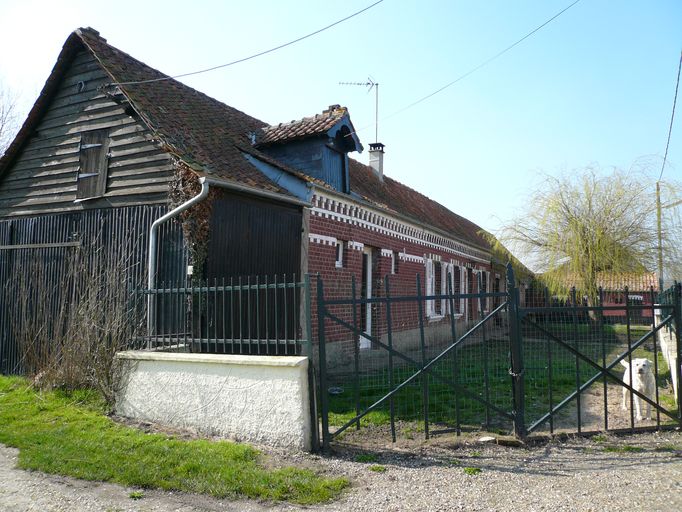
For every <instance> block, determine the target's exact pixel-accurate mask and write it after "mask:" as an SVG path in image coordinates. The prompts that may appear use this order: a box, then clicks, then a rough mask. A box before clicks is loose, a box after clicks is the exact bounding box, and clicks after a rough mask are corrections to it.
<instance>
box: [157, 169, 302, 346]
mask: <svg viewBox="0 0 682 512" xmlns="http://www.w3.org/2000/svg"><path fill="white" fill-rule="evenodd" d="M199 183H201V191H200V192H199V193H198V194H197V195H196V196H194V197H193V198H192V199H189V200H188V201H185V202H184V203H182V204H181V205H180V206H178V207H177V208H173V209H172V210H171V211H169V212H168V213H167V214H165V215H163V216H162V217H159V218H158V219H156V220H155V221H154V222H153V223H152V227H151V228H150V229H149V274H148V277H147V289H148V290H153V289H154V288H156V272H157V268H156V267H157V261H156V253H157V247H158V234H159V226H160V225H161V224H163V223H164V222H167V221H169V220H170V219H172V218H174V217H177V216H178V215H179V214H181V213H182V212H184V211H185V210H187V209H188V208H191V207H192V206H194V205H195V204H197V203H200V202H201V201H203V200H204V199H206V196H208V189H209V187H210V186H211V185H213V186H216V187H221V188H227V189H230V190H235V191H237V192H244V193H248V194H252V195H257V196H261V197H267V198H270V199H278V200H280V201H285V202H288V203H293V204H298V205H300V206H306V207H310V206H311V205H310V203H308V202H306V201H301V200H299V199H295V198H292V197H286V196H283V195H282V194H278V193H276V192H269V191H266V190H254V189H252V188H249V187H245V186H243V185H239V184H237V183H230V182H225V181H221V180H216V179H212V178H207V177H205V176H204V177H201V178H199ZM153 304H154V301H153V295H152V294H151V293H150V294H149V298H148V299H147V313H148V314H147V333H148V334H149V335H151V332H152V327H153V319H154V317H155V311H153V307H152V306H153Z"/></svg>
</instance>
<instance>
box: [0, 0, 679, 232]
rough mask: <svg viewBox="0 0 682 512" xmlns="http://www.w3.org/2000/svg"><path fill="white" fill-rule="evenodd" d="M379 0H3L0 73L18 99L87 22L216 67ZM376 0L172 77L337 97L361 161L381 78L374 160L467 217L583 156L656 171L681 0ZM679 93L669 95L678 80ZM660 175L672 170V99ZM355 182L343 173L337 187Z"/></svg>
mask: <svg viewBox="0 0 682 512" xmlns="http://www.w3.org/2000/svg"><path fill="white" fill-rule="evenodd" d="M374 1H376V0H346V1H344V2H321V1H319V0H317V1H312V0H311V1H308V0H301V1H289V2H282V1H281V0H280V1H274V0H273V1H269V0H263V1H260V2H243V1H239V2H237V1H223V2H219V1H213V2H203V1H200V0H195V1H193V2H188V1H182V2H178V1H173V0H164V1H161V2H157V1H139V0H136V1H134V2H132V1H128V0H118V1H117V2H116V3H113V4H112V3H110V4H106V3H105V4H101V3H98V2H92V1H80V0H71V1H70V0H62V1H59V2H54V1H45V2H43V1H38V0H17V1H15V0H0V20H1V21H2V30H0V83H2V84H3V85H4V87H5V88H9V89H11V90H12V91H13V92H14V93H16V94H18V96H19V107H20V111H21V113H22V117H23V115H25V114H26V113H27V112H28V110H29V109H30V107H31V105H32V104H33V102H34V101H35V98H36V97H37V95H38V93H39V92H40V90H41V88H42V86H43V84H44V82H45V79H46V78H47V77H48V75H49V73H50V71H51V69H52V66H53V65H54V63H55V61H56V58H57V56H58V54H59V51H60V50H61V47H62V45H63V43H64V41H65V40H66V38H67V37H68V35H69V33H70V32H71V31H73V30H74V29H76V28H78V27H81V26H91V27H93V28H95V29H97V30H99V32H100V33H101V35H102V36H103V37H105V38H106V39H107V40H108V42H109V43H110V44H112V45H114V46H116V47H118V48H120V49H121V50H123V51H125V52H127V53H129V54H131V55H132V56H134V57H136V58H137V59H139V60H141V61H143V62H145V63H146V64H148V65H150V66H152V67H155V68H157V69H159V70H161V71H163V72H164V73H167V74H170V75H176V74H180V73H186V72H191V71H195V70H198V69H202V68H206V67H211V66H215V65H218V64H223V63H226V62H230V61H233V60H235V59H239V58H242V57H245V56H248V55H252V54H254V53H258V52H260V51H263V50H267V49H269V48H272V47H275V46H278V45H280V44H283V43H285V42H288V41H291V40H293V39H296V38H298V37H301V36H303V35H305V34H308V33H310V32H313V31H315V30H317V29H320V28H322V27H324V26H326V25H329V24H330V23H333V22H335V21H337V20H339V19H341V18H344V17H346V16H348V15H350V14H352V13H354V12H356V11H359V10H360V9H363V8H365V7H367V6H368V5H371V4H372V3H373V2H374ZM572 1H573V0H517V1H506V0H488V1H473V0H468V1H464V0H451V1H447V0H421V1H417V0H414V1H413V0H384V1H383V2H382V3H380V4H378V5H376V6H375V7H373V8H371V9H369V10H367V11H366V12H364V13H362V14H360V15H358V16H355V17H353V18H352V19H350V20H348V21H345V22H343V23H341V24H339V25H337V26H335V27H333V28H331V29H329V30H326V31H324V32H322V33H320V34H318V35H316V36H313V37H311V38H308V39H306V40H304V41H302V42H299V43H297V44H294V45H291V46H288V47H286V48H284V49H281V50H278V51H276V52H273V53H270V54H268V55H265V56H262V57H259V58H256V59H253V60H250V61H248V62H244V63H241V64H237V65H234V66H230V67H227V68H223V69H219V70H216V71H212V72H209V73H203V74H200V75H196V76H192V77H187V78H183V79H181V81H183V82H184V83H186V84H187V85H190V86H191V87H194V88H196V89H198V90H200V91H202V92H204V93H206V94H208V95H210V96H213V97H214V98H217V99H218V100H220V101H222V102H224V103H227V104H228V105H231V106H233V107H235V108H238V109H240V110H242V111H244V112H246V113H248V114H250V115H252V116H254V117H256V118H259V119H261V120H263V121H265V122H267V123H271V124H275V123H278V122H286V121H291V120H293V119H300V118H302V117H305V116H310V115H314V114H316V113H320V112H321V111H322V110H324V109H325V108H327V107H328V106H329V105H332V104H341V105H343V106H346V107H348V109H349V112H350V116H351V120H352V121H353V123H354V126H355V127H356V129H357V130H358V135H359V137H360V140H361V142H362V143H363V145H364V147H365V151H364V152H363V153H362V154H357V153H354V154H352V155H351V156H353V157H355V158H357V159H359V160H360V161H363V162H365V163H366V162H367V161H368V150H369V143H370V142H374V139H375V127H374V126H373V123H374V119H375V96H374V91H369V92H368V90H367V88H366V87H363V86H349V85H339V82H349V81H352V82H365V81H367V79H368V78H370V77H371V78H372V79H373V80H374V81H375V82H378V83H379V128H378V131H379V137H378V138H379V141H380V142H382V143H383V144H385V145H386V155H385V160H384V166H385V167H384V172H385V174H386V175H388V176H390V177H392V178H395V179H397V180H399V181H401V182H402V183H404V184H406V185H408V186H410V187H412V188H414V189H417V190H419V191H420V192H422V193H424V194H426V195H428V196H429V197H431V198H432V199H435V200H436V201H438V202H440V203H441V204H443V205H445V206H447V207H448V208H450V209H451V210H453V211H455V212H456V213H458V214H460V215H463V216H464V217H466V218H468V219H470V220H472V221H474V222H475V223H477V224H478V225H479V226H481V227H483V228H485V229H487V230H490V231H493V232H495V231H497V230H498V229H499V228H500V226H501V225H503V224H504V223H506V222H509V221H510V220H511V219H513V218H514V217H515V216H516V215H518V214H519V212H521V211H523V207H524V204H525V203H526V202H527V199H528V197H529V194H530V192H531V191H532V190H533V189H534V188H535V187H537V186H538V184H539V183H540V182H541V181H542V175H543V173H544V174H551V175H557V174H559V173H562V172H571V170H574V169H580V168H583V167H585V166H594V165H598V166H601V167H602V168H603V169H604V170H605V171H606V170H608V169H610V168H612V167H614V166H615V167H620V168H623V169H629V168H631V167H632V166H633V164H635V163H636V162H641V161H646V162H647V163H648V164H649V165H650V166H651V167H652V169H651V174H652V175H655V176H656V177H657V176H658V173H659V172H660V169H661V164H662V158H663V153H664V151H665V146H666V140H667V137H668V128H669V124H670V116H671V112H672V102H673V97H674V93H675V81H676V77H677V67H678V62H679V59H680V51H681V50H682V1H680V0H639V1H638V0H621V1H618V2H615V1H612V0H581V1H580V2H578V3H577V4H576V5H575V6H573V7H571V8H570V9H568V10H567V11H566V12H565V13H564V14H562V15H561V16H559V17H558V18H556V19H555V20H554V21H552V22H551V23H549V24H548V25H547V26H545V27H544V28H542V29H541V30H539V31H538V32H536V33H535V34H533V35H532V36H530V37H529V38H527V39H526V40H524V41H523V42H521V43H520V44H519V45H517V46H515V47H514V48H513V49H511V50H510V51H509V52H507V53H505V54H504V55H502V56H501V57H499V58H497V59H496V60H494V61H493V62H491V63H489V64H488V65H486V66H484V67H483V68H481V69H480V70H478V71H476V72H474V73H472V74H471V75H469V76H467V77H466V78H464V79H463V80H461V81H459V82H458V83H456V84H454V85H453V86H451V87H449V88H447V89H445V90H443V91H442V92H440V93H438V94H436V95H434V96H433V97H431V98H429V99H428V100H426V101H423V102H421V103H419V104H418V105H416V106H414V107H412V108H410V109H407V110H405V111H403V112H400V113H398V114H396V112H399V111H400V110H402V109H403V108H404V107H406V106H407V105H409V104H411V103H413V102H414V101H416V100H418V99H420V98H422V97H424V96H426V95H428V94H430V93H432V92H434V91H435V90H437V89H439V88H441V87H442V86H444V85H445V84H447V83H449V82H452V81H453V80H455V79H456V78H458V77H459V76H461V75H463V74H465V73H467V72H468V71H470V70H471V69H473V68H475V67H476V66H478V65H480V64H481V63H483V62H485V61H486V60H488V59H489V58H491V57H492V56H494V55H496V54H497V53H499V52H500V51H502V50H503V49H505V48H506V47H508V46H509V45H511V44H512V43H514V42H515V41H517V40H518V39H520V38H522V37H523V36H524V35H526V34H527V33H529V32H530V31H531V30H533V29H534V28H536V27H538V26H539V25H541V24H542V23H544V22H545V21H547V20H548V19H549V18H551V17H552V16H554V15H555V14H557V13H558V12H559V11H561V10H562V9H564V8H565V7H566V6H568V5H569V4H570V3H572ZM681 96H682V94H681ZM678 107H680V108H679V109H678V112H677V116H676V120H675V123H674V126H673V132H672V138H671V141H670V147H669V151H668V163H667V165H666V168H665V170H664V175H663V179H664V180H665V179H676V180H680V179H682V120H681V119H680V118H681V117H682V112H680V111H679V110H682V98H679V101H678ZM394 114H395V115H394ZM351 186H352V185H351Z"/></svg>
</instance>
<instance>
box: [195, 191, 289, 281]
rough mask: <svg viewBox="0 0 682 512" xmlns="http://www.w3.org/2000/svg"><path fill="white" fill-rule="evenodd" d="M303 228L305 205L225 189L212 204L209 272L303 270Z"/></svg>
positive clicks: (212, 274) (252, 273) (218, 274)
mask: <svg viewBox="0 0 682 512" xmlns="http://www.w3.org/2000/svg"><path fill="white" fill-rule="evenodd" d="M301 229H302V211H301V207H300V206H285V205H281V204H276V203H272V202H267V201H265V200H260V199H256V198H251V197H246V196H243V195H238V194H231V193H225V194H224V195H222V196H221V197H219V198H217V199H216V201H215V202H214V204H213V214H212V218H211V238H210V240H209V247H208V260H207V265H206V277H208V278H209V279H214V278H217V279H221V278H223V277H225V278H229V277H238V276H261V277H263V276H274V275H275V274H277V275H279V276H282V275H283V274H286V275H287V276H292V275H293V274H299V272H300V268H301Z"/></svg>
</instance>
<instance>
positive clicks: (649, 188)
mask: <svg viewBox="0 0 682 512" xmlns="http://www.w3.org/2000/svg"><path fill="white" fill-rule="evenodd" d="M655 190H656V189H655V182H654V181H652V180H651V179H648V178H647V177H646V175H645V174H643V173H640V172H632V171H631V172H625V171H621V170H618V169H614V170H613V171H611V172H609V173H600V172H599V170H598V169H594V168H587V169H584V170H580V171H574V172H573V173H571V174H570V175H564V176H560V177H552V176H548V177H546V178H545V181H544V183H543V184H542V185H541V187H539V188H538V189H537V190H536V191H535V192H534V193H532V194H531V197H530V199H529V200H528V201H527V202H526V203H525V204H526V206H525V208H524V211H523V212H522V213H521V214H520V215H519V216H518V217H517V218H515V219H513V220H512V221H511V222H510V223H509V224H508V225H507V226H506V227H505V228H503V230H502V232H501V238H502V240H504V241H505V242H506V243H507V244H509V245H510V246H511V247H513V249H514V250H515V252H517V253H518V254H523V255H525V256H526V257H529V258H530V259H531V260H532V261H534V262H535V263H536V266H537V267H538V270H539V271H541V272H542V277H541V279H542V281H544V283H545V284H546V285H547V286H548V288H549V289H550V292H552V293H553V294H555V295H564V296H565V295H566V294H567V292H568V288H569V287H570V286H575V287H576V288H577V289H578V290H579V292H580V294H581V296H585V297H586V298H587V301H588V304H590V305H594V304H596V302H597V299H598V276H599V274H600V272H611V273H630V274H632V273H634V274H643V273H645V272H649V271H654V270H656V254H657V252H656V249H657V245H658V235H657V225H656V199H655ZM669 190H670V191H672V193H673V195H674V193H675V190H679V189H676V188H675V187H671V188H669ZM667 220H668V219H666V222H665V223H664V226H663V230H662V233H663V239H664V241H665V242H664V243H665V246H666V248H667V249H668V258H667V259H668V260H669V261H670V260H674V259H676V258H677V256H676V255H673V254H671V252H670V251H672V250H673V249H674V248H675V247H679V244H676V243H675V241H674V240H673V239H674V237H675V234H676V233H675V229H674V227H673V226H671V225H670V222H667Z"/></svg>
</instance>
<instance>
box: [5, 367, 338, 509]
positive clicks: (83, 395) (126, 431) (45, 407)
mask: <svg viewBox="0 0 682 512" xmlns="http://www.w3.org/2000/svg"><path fill="white" fill-rule="evenodd" d="M0 443H3V444H5V445H8V446H13V447H16V448H18V449H19V450H20V454H19V463H18V465H19V467H20V468H23V469H29V470H38V471H44V472H46V473H53V474H60V475H67V476H72V477H75V478H80V479H84V480H98V481H107V482H114V483H118V484H122V485H126V486H134V487H143V488H159V489H165V490H179V491H186V492H191V493H204V494H210V495H212V496H215V497H218V498H255V499H263V500H285V501H291V502H294V503H301V504H314V503H321V502H325V501H329V500H331V499H333V498H335V497H337V496H338V495H339V493H340V492H341V490H342V489H343V488H345V487H346V486H347V485H348V482H347V481H346V480H345V479H344V478H324V477H321V476H319V475H317V474H316V473H314V472H313V471H310V470H307V469H298V468H294V467H287V468H280V469H267V468H265V467H264V466H263V465H262V464H261V462H262V460H261V459H262V456H261V455H260V454H259V452H258V451H257V450H255V449H254V448H252V447H250V446H248V445H245V444H237V443H232V442H228V441H219V442H216V441H206V440H194V441H183V440H178V439H174V438H172V437H168V436H165V435H160V434H146V433H143V432H141V431H139V430H136V429H133V428H129V427H125V426H122V425H119V424H117V423H115V422H113V421H112V420H111V419H109V418H108V417H107V416H106V415H105V414H104V403H103V402H102V400H101V399H100V397H99V396H98V395H97V394H96V393H94V392H90V391H80V392H75V393H71V394H65V393H62V392H59V391H55V392H45V393H39V392H36V391H35V390H33V389H32V388H31V387H30V386H29V385H28V383H27V381H26V380H24V379H21V378H16V377H4V376H0Z"/></svg>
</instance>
